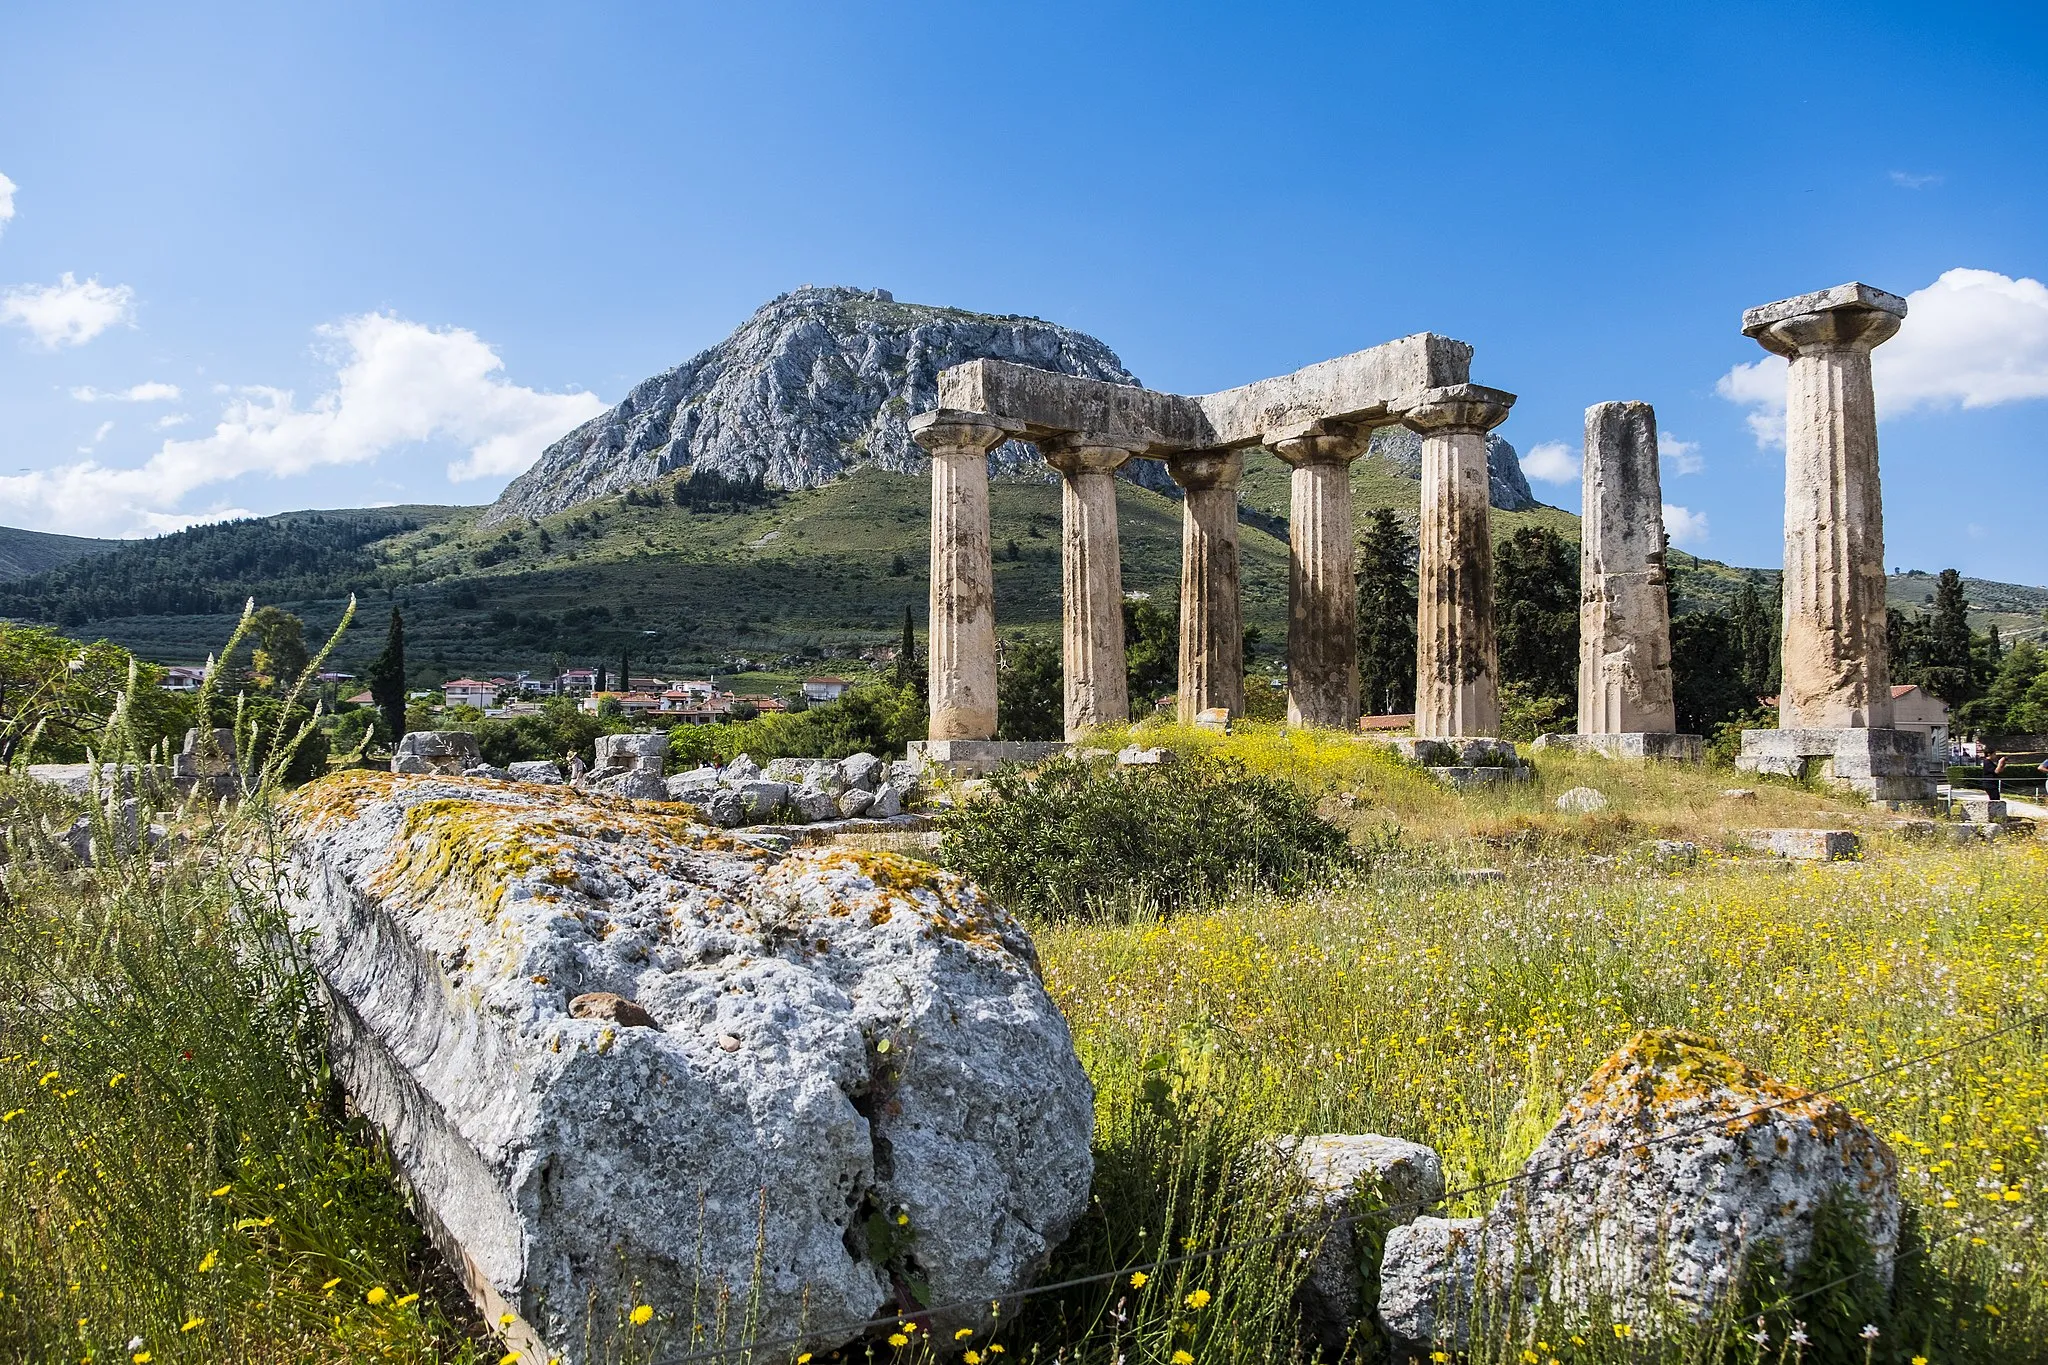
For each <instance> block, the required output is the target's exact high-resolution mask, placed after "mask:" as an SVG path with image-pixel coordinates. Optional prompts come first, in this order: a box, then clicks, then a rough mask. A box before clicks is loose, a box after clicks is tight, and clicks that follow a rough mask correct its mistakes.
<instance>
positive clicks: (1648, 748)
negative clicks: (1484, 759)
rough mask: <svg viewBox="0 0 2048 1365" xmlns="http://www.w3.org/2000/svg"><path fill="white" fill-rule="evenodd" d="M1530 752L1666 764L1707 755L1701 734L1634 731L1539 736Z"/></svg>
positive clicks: (1696, 760)
mask: <svg viewBox="0 0 2048 1365" xmlns="http://www.w3.org/2000/svg"><path fill="white" fill-rule="evenodd" d="M1529 747H1530V748H1531V749H1538V750H1542V749H1555V750H1558V751H1559V752H1561V753H1574V754H1593V755H1596V756H1598V757H1600V758H1640V759H1655V760H1660V761H1662V762H1666V763H1698V762H1700V761H1701V760H1703V759H1704V758H1706V756H1707V742H1706V740H1705V739H1703V738H1702V737H1701V736H1699V735H1680V734H1658V733H1654V732H1653V733H1647V734H1646V733H1642V732H1633V733H1630V734H1625V735H1567V734H1549V735H1538V736H1537V737H1536V739H1535V741H1534V742H1533V743H1531V744H1530V745H1529Z"/></svg>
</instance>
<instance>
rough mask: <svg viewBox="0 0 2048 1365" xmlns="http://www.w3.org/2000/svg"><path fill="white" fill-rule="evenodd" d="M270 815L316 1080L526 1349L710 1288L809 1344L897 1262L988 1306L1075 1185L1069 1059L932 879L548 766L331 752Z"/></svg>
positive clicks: (1074, 1195) (1034, 1267)
mask: <svg viewBox="0 0 2048 1365" xmlns="http://www.w3.org/2000/svg"><path fill="white" fill-rule="evenodd" d="M722 794H723V793H722ZM285 810H286V814H287V818H288V820H289V822H290V847H291V850H292V860H293V873H294V875H293V877H292V878H291V879H290V881H291V885H293V886H294V887H295V888H297V890H296V892H295V894H294V898H293V901H292V903H291V905H290V906H289V909H290V913H291V916H292V923H293V926H294V928H295V929H296V930H297V931H299V932H301V933H302V934H303V935H304V936H305V942H306V945H307V948H306V951H307V953H308V955H309V958H310V961H311V963H312V965H313V967H314V968H315V970H316V971H317V973H318V976H319V980H320V982H321V984H322V986H323V987H324V991H325V994H326V996H327V999H328V1003H329V1007H330V1017H331V1025H332V1031H331V1046H332V1049H333V1054H334V1057H335V1064H336V1072H337V1075H338V1076H339V1077H340V1079H341V1080H342V1082H343V1084H344V1085H345V1086H346V1088H347V1090H348V1093H349V1095H350V1098H351V1100H352V1102H353V1104H354V1105H355V1106H356V1108H357V1109H358V1110H359V1111H360V1112H362V1113H363V1114H364V1115H365V1116H366V1117H368V1118H369V1119H370V1120H371V1121H372V1122H373V1123H375V1124H376V1125H377V1126H378V1127H379V1128H380V1129H381V1130H382V1132H383V1134H384V1136H385V1139H386V1141H387V1142H388V1144H389V1150H390V1152H391V1155H392V1160H393V1162H394V1164H395V1166H396V1168H397V1170H398V1172H399V1173H400V1174H401V1175H402V1176H403V1177H404V1179H405V1181H406V1182H407V1185H408V1187H409V1188H410V1190H411V1191H412V1193H413V1195H414V1197H415V1199H416V1200H417V1203H418V1207H419V1208H420V1211H421V1216H422V1221H423V1222H424V1224H425V1225H426V1227H427V1228H428V1230H429V1232H430V1234H431V1235H432V1237H433V1238H434V1240H435V1241H436V1242H437V1243H438V1245H439V1246H440V1248H441V1250H442V1251H443V1253H444V1254H445V1255H446V1257H447V1261H448V1264H449V1265H450V1266H451V1267H453V1268H454V1269H455V1271H456V1272H457V1273H458V1274H459V1275H460V1276H461V1277H462V1278H463V1279H464V1282H465V1283H466V1285H467V1286H468V1288H469V1289H470V1291H471V1293H472V1294H473V1295H474V1297H475V1298H476V1300H477V1301H478V1303H479V1305H480V1306H481V1307H482V1309H483V1311H484V1312H485V1314H486V1315H487V1317H488V1318H489V1319H491V1320H492V1321H499V1320H500V1317H501V1315H509V1316H508V1317H505V1318H504V1319H503V1321H504V1322H505V1323H506V1325H507V1331H508V1336H509V1337H510V1339H511V1344H512V1346H513V1348H514V1349H517V1350H520V1351H521V1352H523V1353H524V1355H525V1358H529V1359H533V1360H545V1359H549V1358H551V1357H560V1358H561V1359H562V1360H563V1361H564V1362H565V1363H566V1365H582V1362H584V1361H585V1360H586V1359H587V1357H586V1346H587V1345H589V1346H592V1347H594V1349H595V1351H596V1353H597V1354H598V1355H601V1356H602V1357H603V1358H605V1359H609V1358H611V1357H610V1355H609V1354H608V1351H609V1349H610V1347H609V1345H608V1344H607V1342H606V1334H607V1332H608V1331H609V1329H610V1327H611V1325H612V1322H613V1318H612V1316H611V1315H612V1313H613V1312H614V1311H615V1307H616V1305H618V1304H621V1303H624V1302H628V1301H633V1302H640V1303H645V1304H648V1305H650V1306H651V1307H652V1309H653V1311H654V1312H655V1313H656V1314H657V1315H658V1316H659V1317H660V1318H661V1320H663V1321H664V1322H669V1323H671V1324H672V1325H673V1330H674V1331H675V1332H676V1333H677V1339H680V1340H684V1341H687V1340H688V1339H689V1331H690V1326H689V1324H690V1323H691V1314H692V1311H693V1305H695V1306H696V1311H699V1312H703V1313H708V1312H710V1311H712V1310H711V1309H709V1308H707V1307H706V1305H711V1304H715V1303H719V1302H723V1301H724V1300H725V1297H726V1296H730V1300H731V1302H734V1303H745V1304H747V1305H748V1310H747V1311H748V1313H749V1314H750V1322H749V1326H748V1329H747V1330H748V1332H749V1334H750V1335H752V1336H757V1337H760V1338H769V1339H777V1338H783V1337H790V1338H793V1339H800V1340H801V1341H802V1342H803V1345H802V1346H801V1347H793V1348H792V1350H816V1351H828V1350H831V1349H833V1348H836V1347H839V1346H842V1345H845V1344H847V1343H848V1342H850V1341H852V1340H853V1339H854V1338H856V1337H857V1336H858V1335H859V1332H858V1326H859V1324H861V1323H862V1322H864V1321H865V1320H866V1319H869V1318H871V1317H873V1316H875V1315H877V1314H886V1313H892V1312H895V1311H896V1310H897V1307H898V1305H899V1303H900V1302H902V1300H901V1299H900V1298H899V1295H900V1294H901V1293H903V1292H904V1291H903V1289H902V1286H903V1285H904V1283H905V1278H904V1277H905V1276H906V1274H911V1273H915V1274H917V1275H918V1276H919V1277H920V1282H921V1288H923V1289H924V1290H925V1291H926V1292H928V1293H929V1295H930V1300H931V1302H933V1303H934V1304H955V1303H973V1304H979V1305H981V1308H982V1312H983V1313H984V1314H985V1310H986V1306H987V1305H988V1304H989V1303H990V1302H992V1301H1001V1300H1003V1299H1005V1298H1006V1297H1008V1296H1010V1295H1012V1294H1014V1293H1015V1292H1016V1291H1018V1290H1019V1289H1021V1288H1023V1287H1024V1286H1026V1285H1027V1284H1028V1283H1029V1282H1030V1280H1031V1278H1032V1276H1033V1275H1034V1274H1035V1273H1036V1272H1037V1271H1038V1269H1039V1267H1041V1266H1042V1265H1043V1264H1044V1261H1045V1258H1046V1256H1047V1255H1048V1253H1049V1252H1050V1251H1051V1250H1052V1249H1053V1248H1054V1247H1055V1246H1056V1245H1057V1244H1058V1243H1059V1242H1060V1240H1061V1239H1062V1238H1063V1237H1064V1236H1065V1235H1066V1232H1067V1230H1068V1229H1069V1228H1070V1227H1071V1226H1072V1225H1073V1224H1074V1222H1075V1220H1076V1219H1078V1218H1079V1217H1080V1216H1081V1214H1082V1213H1083V1212H1084V1210H1085V1209H1086V1207H1087V1204H1088V1198H1089V1186H1090V1179H1091V1176H1092V1169H1093V1166H1092V1158H1091V1155H1090V1138H1091V1135H1092V1133H1093V1129H1094V1114H1093V1102H1092V1091H1091V1087H1090V1085H1089V1082H1088V1078H1087V1076H1086V1073H1085V1072H1084V1071H1083V1070H1082V1067H1081V1064H1080V1061H1079V1059H1078V1058H1077V1057H1076V1055H1075V1052H1074V1047H1073V1043H1072V1040H1071V1038H1070V1037H1069V1035H1068V1031H1067V1027H1066V1024H1065V1022H1064V1021H1063V1020H1062V1019H1061V1017H1060V1013H1059V1010H1058V1009H1057V1007H1056V1006H1055V1005H1054V1003H1053V1001H1052V999H1051V997H1050V996H1049V995H1048V993H1047V992H1046V989H1045V987H1044V985H1043V983H1042V982H1041V980H1040V977H1039V972H1038V967H1037V960H1036V955H1035V952H1034V950H1033V947H1032V944H1031V941H1030V938H1029V936H1028V935H1027V934H1026V932H1025V930H1024V929H1023V927H1022V926H1021V925H1020V924H1019V923H1018V922H1017V921H1016V920H1014V919H1013V918H1011V917H1010V916H1009V915H1008V914H1007V913H1005V912H1004V911H1002V910H1001V909H999V908H997V907H996V906H994V905H993V904H991V903H989V902H987V901H986V900H984V899H983V898H982V897H981V896H980V894H979V893H978V892H977V891H976V890H975V889H974V888H973V887H972V886H971V885H969V884H968V883H966V882H964V881H963V880H961V879H960V878H958V877H956V876H953V875H952V874H949V873H945V872H942V871H939V870H937V869H935V868H933V867H931V866H929V865H927V864H923V863H917V862H911V861H908V860H904V859H899V858H896V857H893V856H891V855H886V854H872V853H863V852H856V851H854V850H850V849H845V848H831V847H827V848H819V849H798V850H794V851H789V852H786V853H785V852H778V851H777V850H778V849H779V848H780V847H781V846H782V843H781V841H774V840H766V839H763V840H758V841H748V840H745V839H735V838H733V837H731V836H729V835H724V834H722V833H720V832H718V831H717V830H715V829H713V828H711V827H709V826H706V825H704V824H701V823H698V822H697V821H696V820H695V819H694V812H692V811H691V810H689V809H688V808H686V807H680V806H671V805H656V806H621V805H619V804H618V803H615V802H610V801H607V800H606V799H604V798H602V797H596V796H592V795H590V794H588V793H585V792H583V791H580V790H577V789H574V788H569V787H542V786H532V785H528V786H516V785H513V784H510V783H487V782H474V781H468V780H465V779H461V778H446V777H432V778H426V779H414V780H411V781H402V780H398V779H395V778H393V777H391V776H389V775H384V774H375V773H362V772H352V773H346V774H339V775H336V776H333V777H329V778H326V779H324V780H322V781H319V782H315V783H312V784H310V785H308V786H307V787H304V788H302V789H300V790H299V791H298V792H296V793H294V794H293V795H291V796H290V797H289V798H287V800H286V804H285ZM451 869H452V870H451ZM649 1024H651V1025H652V1027H649V1026H648V1025H649ZM764 1191H765V1192H766V1195H765V1197H764V1193H763V1192H764ZM877 1229H884V1230H886V1233H882V1232H877V1231H876V1230H877ZM913 1267H914V1269H913ZM627 1294H631V1295H632V1296H633V1298H632V1300H627V1299H626V1298H625V1297H624V1296H625V1295H627ZM593 1296H594V1297H593ZM592 1302H595V1303H597V1304H598V1305H599V1308H598V1309H597V1310H596V1311H597V1313H598V1320H597V1321H596V1323H594V1324H592V1325H594V1326H595V1328H596V1337H595V1341H594V1342H587V1341H586V1337H585V1326H586V1324H585V1322H584V1315H585V1314H586V1313H587V1312H589V1311H590V1309H589V1308H588V1305H589V1304H591V1303H592ZM700 1321H706V1322H708V1318H707V1319H700ZM962 1325H965V1324H964V1322H962V1321H955V1320H953V1319H952V1318H951V1317H949V1316H948V1315H945V1314H939V1315H938V1320H936V1321H933V1322H931V1323H930V1324H929V1326H930V1327H932V1328H933V1329H934V1330H937V1331H942V1332H944V1333H946V1334H947V1339H950V1334H951V1332H952V1330H953V1329H955V1328H956V1327H959V1326H962Z"/></svg>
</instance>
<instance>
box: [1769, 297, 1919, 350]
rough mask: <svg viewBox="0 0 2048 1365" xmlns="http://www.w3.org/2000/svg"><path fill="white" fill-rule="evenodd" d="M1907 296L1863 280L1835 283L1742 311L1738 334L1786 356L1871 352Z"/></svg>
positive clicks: (1889, 333)
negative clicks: (1835, 352)
mask: <svg viewBox="0 0 2048 1365" xmlns="http://www.w3.org/2000/svg"><path fill="white" fill-rule="evenodd" d="M1905 319H1906V301H1905V300H1904V299H1902V298H1900V297H1899V296H1898V295H1897V294H1887V293H1885V291H1884V290H1882V289H1873V288H1871V287H1870V286H1869V285H1867V284H1838V285H1836V286H1835V287H1834V288H1832V289H1822V290H1819V291H1818V292H1816V293H1812V294H1800V295H1798V296H1797V297H1796V298H1789V299H1779V300H1778V301H1777V302H1776V303H1767V304H1765V305H1764V306H1763V307H1761V308H1752V309H1750V310H1749V311H1747V312H1745V313H1744V314H1743V315H1742V334H1743V335H1744V336H1746V337H1751V338H1753V339H1754V340H1755V341H1756V344H1757V345H1759V346H1761V347H1763V348H1764V349H1765V350H1767V351H1770V352H1771V353H1772V354H1774V355H1781V356H1784V357H1786V358H1787V359H1788V360H1789V359H1792V358H1794V357H1797V356H1802V355H1814V354H1817V353H1819V352H1822V351H1844V350H1860V351H1866V352H1867V351H1870V350H1873V349H1875V348H1876V347H1878V346H1881V345H1883V344H1884V343H1885V342H1887V341H1889V340H1891V338H1892V337H1893V335H1894V334H1896V333H1897V332H1898V330H1899V324H1901V323H1902V322H1904V321H1905Z"/></svg>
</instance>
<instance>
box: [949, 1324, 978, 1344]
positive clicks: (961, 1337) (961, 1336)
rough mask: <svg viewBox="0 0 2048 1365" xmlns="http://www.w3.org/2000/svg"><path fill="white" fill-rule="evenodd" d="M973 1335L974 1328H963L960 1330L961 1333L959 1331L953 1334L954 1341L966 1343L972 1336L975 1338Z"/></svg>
mask: <svg viewBox="0 0 2048 1365" xmlns="http://www.w3.org/2000/svg"><path fill="white" fill-rule="evenodd" d="M973 1335H974V1329H973V1328H972V1327H962V1328H961V1329H960V1330H959V1331H957V1332H955V1333H953V1340H955V1341H965V1340H967V1338H969V1337H971V1336H973Z"/></svg>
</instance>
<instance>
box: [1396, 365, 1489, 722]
mask: <svg viewBox="0 0 2048 1365" xmlns="http://www.w3.org/2000/svg"><path fill="white" fill-rule="evenodd" d="M1514 401H1515V396H1514V395H1513V394H1511V393H1503V392H1501V391H1500V390H1499V389H1489V388H1485V387H1482V386H1481V385H1478V384H1456V385H1452V386H1451V387H1449V388H1441V389H1430V390H1429V391H1427V392H1426V393H1425V394H1424V395H1423V401H1422V403H1421V405H1420V406H1418V407H1415V408H1413V409H1410V410H1409V411H1408V412H1406V413H1404V414H1402V421H1403V422H1404V423H1405V424H1406V425H1407V426H1408V427H1409V429H1410V430H1413V431H1416V432H1420V433H1421V435H1422V518H1421V524H1420V526H1419V527H1418V528H1417V529H1418V532H1419V536H1420V540H1421V555H1420V562H1419V564H1418V565H1417V569H1416V580H1417V582H1416V592H1417V599H1418V600H1417V603H1416V623H1415V733H1416V734H1417V735H1418V736H1425V737H1428V738H1433V739H1434V738H1454V737H1480V736H1488V735H1498V734H1499V733H1500V688H1499V683H1498V677H1497V675H1498V672H1499V667H1500V656H1499V651H1498V649H1497V648H1496V645H1495V642H1494V635H1493V537H1492V533H1491V530H1490V527H1489V518H1488V507H1489V505H1490V504H1489V497H1488V494H1489V492H1490V490H1491V487H1492V479H1491V477H1490V476H1489V474H1488V472H1487V467H1486V433H1487V432H1489V431H1491V430H1492V429H1493V428H1495V427H1497V426H1499V425H1500V424H1501V423H1502V422H1503V421H1505V420H1506V419H1507V415H1508V408H1509V407H1510V406H1512V405H1513V403H1514Z"/></svg>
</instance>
